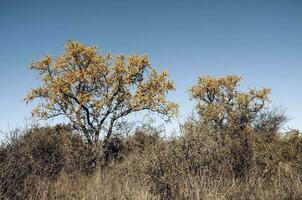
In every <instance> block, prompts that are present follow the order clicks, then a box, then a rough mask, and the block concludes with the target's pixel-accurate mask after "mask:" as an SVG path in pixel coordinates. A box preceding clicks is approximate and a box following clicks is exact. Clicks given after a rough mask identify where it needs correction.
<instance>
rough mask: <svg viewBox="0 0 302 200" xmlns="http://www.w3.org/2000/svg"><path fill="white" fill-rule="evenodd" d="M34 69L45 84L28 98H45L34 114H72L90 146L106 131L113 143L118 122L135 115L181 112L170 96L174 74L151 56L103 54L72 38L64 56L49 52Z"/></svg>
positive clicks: (173, 114)
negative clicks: (152, 61) (154, 65)
mask: <svg viewBox="0 0 302 200" xmlns="http://www.w3.org/2000/svg"><path fill="white" fill-rule="evenodd" d="M31 69H33V70H36V71H37V72H39V75H40V77H41V82H42V84H41V86H40V87H37V88H34V89H32V90H31V91H30V92H29V93H28V95H27V96H26V98H25V100H26V101H27V102H31V101H33V100H35V99H40V100H41V101H39V102H40V103H39V104H38V105H37V107H36V108H35V109H33V112H32V114H33V115H34V116H37V117H40V118H42V119H49V118H54V117H57V116H64V117H66V118H67V119H69V120H70V122H71V123H72V125H73V127H74V128H76V129H77V130H80V131H81V132H82V133H83V134H84V135H85V137H86V139H87V142H88V143H89V144H97V143H98V141H99V139H100V137H101V135H102V134H103V135H104V137H105V143H106V141H107V142H108V140H109V139H110V137H111V135H112V132H113V129H114V127H115V125H116V123H117V122H118V121H119V120H121V119H122V118H123V117H125V116H127V115H129V114H131V113H134V112H138V111H151V112H155V113H158V114H160V115H162V116H164V117H168V118H170V117H173V116H175V115H176V113H177V104H175V103H174V102H171V101H168V100H167V99H166V95H167V93H168V92H169V91H172V90H174V84H173V82H172V81H170V80H168V79H167V77H168V72H167V71H163V72H161V73H159V72H157V71H156V70H155V69H154V68H152V66H151V64H150V62H149V59H148V57H147V56H140V55H136V54H134V55H129V56H128V57H126V56H124V55H116V56H114V55H111V54H110V53H108V54H101V53H99V52H98V49H97V48H96V47H89V46H86V45H84V44H81V43H79V42H72V41H69V42H67V43H66V45H65V52H64V53H63V54H62V55H60V56H58V57H56V58H53V57H51V56H45V57H43V58H41V59H40V60H38V61H35V62H33V63H32V64H31Z"/></svg>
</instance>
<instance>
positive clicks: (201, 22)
mask: <svg viewBox="0 0 302 200" xmlns="http://www.w3.org/2000/svg"><path fill="white" fill-rule="evenodd" d="M0 40H1V43H0V87H1V96H0V97H1V98H0V103H1V104H0V106H1V107H0V108H1V114H0V129H2V130H6V129H7V128H8V127H11V128H13V127H16V126H17V125H23V121H24V118H25V117H29V116H30V109H31V106H26V104H25V103H24V102H22V98H23V97H24V95H25V94H26V92H27V91H28V90H29V89H30V88H32V87H34V86H36V85H38V80H37V76H36V75H35V74H34V73H33V72H32V71H30V70H29V69H28V64H29V63H30V61H31V60H33V59H37V58H39V57H41V56H43V55H45V54H52V55H58V54H59V53H61V52H62V51H63V45H64V43H65V42H66V40H78V41H81V42H84V43H86V44H89V45H98V46H99V47H100V48H101V50H102V51H105V52H107V51H111V52H113V53H141V54H148V55H149V56H150V57H151V61H152V63H153V64H154V66H155V67H156V68H157V69H159V70H161V69H163V68H167V69H169V71H170V72H171V78H172V79H173V80H174V81H175V83H176V87H177V90H176V91H175V92H174V93H173V94H172V95H171V98H172V99H173V100H175V101H177V102H179V103H180V104H181V113H182V114H183V115H184V116H185V115H187V114H188V113H189V112H191V111H192V109H193V108H192V103H191V102H189V100H188V97H187V94H186V90H187V89H188V88H189V87H190V86H191V85H192V84H193V83H194V82H195V81H196V78H197V77H198V76H200V75H207V74H211V75H225V74H238V75H242V76H243V77H244V78H245V80H244V82H243V84H242V88H248V87H261V86H268V87H271V88H272V89H273V94H272V101H273V103H274V104H279V105H280V104H281V105H283V106H284V107H286V108H287V114H288V115H289V116H290V117H291V118H292V120H291V121H290V122H289V123H288V126H290V127H295V128H300V129H302V124H301V121H302V106H301V102H302V92H301V86H302V1H300V0H282V1H279V0H272V1H270V0H259V1H257V0H246V1H245V0H238V1H233V0H229V1H222V0H221V1H216V0H208V1H205V0H196V1H190V0H187V1H177V0H173V1H172V0H171V1H169V0H159V1H156V0H152V1H151V0H136V1H133V0H120V1H117V0H116V1H114V0H108V1H101V0H99V1H88V0H87V1H83V0H82V1H75V0H73V1H63V0H61V1H55V0H52V1H43V0H38V1H31V0H26V1H25V0H23V1H21V0H20V1H14V0H0Z"/></svg>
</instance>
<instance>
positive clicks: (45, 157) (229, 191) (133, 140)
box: [0, 120, 302, 200]
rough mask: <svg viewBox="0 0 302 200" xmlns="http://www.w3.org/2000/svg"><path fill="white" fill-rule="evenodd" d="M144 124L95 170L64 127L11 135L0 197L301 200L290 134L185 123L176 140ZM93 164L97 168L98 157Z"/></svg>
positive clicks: (298, 150) (300, 143)
mask: <svg viewBox="0 0 302 200" xmlns="http://www.w3.org/2000/svg"><path fill="white" fill-rule="evenodd" d="M150 127H151V126H148V128H146V127H139V128H137V129H136V130H135V131H134V132H133V134H130V135H129V136H127V137H125V136H115V137H114V138H112V140H111V142H110V145H109V146H110V148H108V151H109V152H108V155H110V157H108V158H107V159H108V160H107V162H106V164H99V165H95V162H92V152H91V150H90V148H89V146H88V145H87V144H86V143H85V140H84V138H83V137H82V136H80V134H77V133H75V132H73V131H72V130H70V128H69V127H68V126H65V125H57V126H55V127H31V128H28V129H27V130H15V131H14V133H12V134H11V137H10V139H9V140H8V141H6V142H5V143H3V144H2V145H1V148H0V158H1V160H0V194H1V196H0V198H1V199H37V200H38V199H39V200H43V199H301V197H302V183H301V180H302V179H301V178H302V177H301V172H302V137H301V133H300V132H299V131H297V130H291V131H288V132H286V133H282V134H280V133H278V132H263V133H256V132H250V133H246V132H240V131H238V132H236V130H230V129H229V130H220V132H213V131H211V130H207V128H205V127H203V126H201V125H198V123H197V122H195V121H193V120H191V121H190V120H189V121H188V122H186V123H185V124H184V125H183V126H182V128H181V131H180V134H179V135H178V136H174V137H161V135H162V134H161V133H160V131H159V130H157V129H156V128H154V127H153V128H150ZM97 163H102V161H101V158H99V160H98V161H97Z"/></svg>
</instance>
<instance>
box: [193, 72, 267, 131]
mask: <svg viewBox="0 0 302 200" xmlns="http://www.w3.org/2000/svg"><path fill="white" fill-rule="evenodd" d="M241 80H242V78H241V77H239V76H234V75H229V76H223V77H218V78H215V77H212V76H203V77H199V79H198V81H197V84H196V85H194V86H193V87H191V89H190V90H189V93H190V97H191V99H194V100H197V106H196V108H197V112H198V114H199V116H200V121H201V123H203V124H205V125H207V126H210V127H211V128H214V129H217V128H238V129H239V130H245V129H246V128H252V129H254V128H255V126H256V125H255V122H257V121H258V122H259V120H258V119H259V118H263V119H264V118H265V117H264V116H265V114H264V112H263V111H264V110H265V109H266V105H267V103H268V102H269V98H268V96H269V94H270V92H271V90H270V89H268V88H262V89H258V90H257V89H249V90H248V91H246V92H241V91H238V86H239V82H240V81H241ZM260 121H261V120H260Z"/></svg>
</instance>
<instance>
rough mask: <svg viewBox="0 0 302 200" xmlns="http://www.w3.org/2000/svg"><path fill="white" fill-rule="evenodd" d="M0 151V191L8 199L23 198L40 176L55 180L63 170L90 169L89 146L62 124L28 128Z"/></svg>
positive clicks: (42, 178) (84, 170) (72, 172)
mask: <svg viewBox="0 0 302 200" xmlns="http://www.w3.org/2000/svg"><path fill="white" fill-rule="evenodd" d="M0 152H1V153H0V155H1V159H0V161H1V162H0V168H1V171H0V193H1V194H2V195H3V196H4V197H7V198H9V199H24V198H26V197H27V193H28V191H29V190H32V189H33V188H35V186H34V185H35V184H37V182H39V180H44V179H49V180H54V179H56V177H57V176H58V175H59V174H60V172H62V171H66V172H67V173H69V174H77V173H81V172H86V173H89V172H90V171H91V165H90V151H89V148H87V147H86V145H85V144H84V142H83V140H82V138H81V137H80V136H79V135H77V134H72V133H71V132H70V130H69V129H68V128H67V127H64V126H57V127H54V128H51V127H46V128H32V129H30V130H27V131H25V133H24V134H22V135H20V136H19V137H18V138H15V139H14V140H13V141H11V142H10V143H8V144H6V145H2V146H1V150H0ZM36 180H37V181H36Z"/></svg>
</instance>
